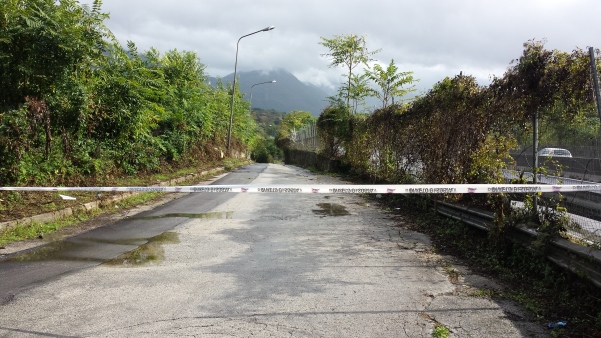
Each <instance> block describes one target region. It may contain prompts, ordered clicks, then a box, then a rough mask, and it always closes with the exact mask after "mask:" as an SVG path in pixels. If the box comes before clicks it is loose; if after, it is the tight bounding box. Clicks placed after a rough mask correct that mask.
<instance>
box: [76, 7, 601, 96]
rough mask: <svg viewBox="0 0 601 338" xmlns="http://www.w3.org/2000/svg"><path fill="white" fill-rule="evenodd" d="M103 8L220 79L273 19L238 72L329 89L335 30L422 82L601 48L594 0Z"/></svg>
mask: <svg viewBox="0 0 601 338" xmlns="http://www.w3.org/2000/svg"><path fill="white" fill-rule="evenodd" d="M91 2H92V0H85V1H82V3H91ZM102 8H103V10H104V11H105V12H110V19H109V20H108V21H107V22H106V24H107V26H108V27H109V29H111V31H112V32H113V33H114V34H115V35H116V36H117V38H118V39H119V40H120V41H121V42H122V43H125V41H127V40H132V41H134V42H135V43H136V44H137V45H138V47H139V49H140V50H146V49H148V48H150V47H155V48H157V49H159V50H160V51H168V50H171V49H178V50H189V51H195V52H197V54H198V56H199V58H200V60H201V62H203V63H204V64H205V65H206V66H207V67H206V71H207V72H208V73H209V74H210V75H212V76H225V75H228V74H230V73H232V72H233V70H234V64H235V56H236V45H237V42H238V39H239V38H240V37H241V36H243V35H245V34H249V33H251V32H254V31H257V30H259V29H262V28H264V27H267V26H270V25H274V26H276V28H275V29H274V30H273V31H269V32H262V33H258V34H255V35H252V36H248V37H245V38H243V39H242V40H240V43H239V45H238V70H239V71H251V70H260V69H273V68H285V69H287V70H288V71H290V72H292V73H293V74H295V75H296V76H297V77H298V78H299V79H301V80H302V81H307V82H311V83H313V84H316V85H322V86H338V85H339V84H340V82H341V81H342V78H341V74H342V70H341V69H333V68H328V65H329V62H328V61H327V60H325V59H324V58H322V57H320V54H322V53H325V52H327V50H325V49H324V47H323V46H321V45H319V41H320V37H328V38H331V37H333V36H334V35H342V34H357V35H365V36H366V39H367V46H368V48H369V49H371V50H376V49H379V48H381V49H382V51H381V52H380V53H379V54H377V55H376V56H375V57H376V58H377V59H378V60H379V61H380V62H382V63H384V64H388V63H389V62H390V60H391V59H394V60H395V63H396V64H397V65H399V68H400V69H401V70H402V71H413V72H414V73H415V76H416V77H417V78H420V79H421V81H420V84H419V85H420V87H423V88H429V87H431V86H432V85H433V84H434V83H436V82H438V81H440V80H442V79H443V78H444V77H445V76H451V77H452V76H455V75H456V74H458V73H459V72H460V71H463V73H464V74H469V75H473V76H475V77H476V78H477V79H478V82H479V83H482V84H487V83H488V78H489V77H490V76H491V75H497V76H501V75H502V74H503V72H504V70H505V69H506V68H507V67H508V66H509V63H510V61H511V60H512V59H515V58H518V57H519V56H520V55H521V52H522V50H523V47H522V45H523V43H524V42H526V41H528V40H530V39H537V40H542V39H545V38H546V40H547V44H546V47H547V48H549V49H560V50H564V51H571V50H573V49H574V48H576V47H581V48H586V47H588V46H596V47H601V38H600V37H599V35H598V34H596V32H595V30H593V29H591V28H590V27H593V26H594V25H593V23H594V22H596V20H597V14H598V13H601V2H598V1H596V0H505V1H494V0H462V1H449V0H422V1H419V2H416V1H410V0H400V1H399V0H395V1H393V0H374V1H371V2H364V1H357V0H347V1H341V0H338V1H335V0H333V1H323V0H320V1H317V0H305V1H292V0H280V1H267V0H255V1H252V2H251V1H242V0H240V1H239V0H235V1H221V2H217V1H208V0H201V1H198V0H194V1H193V0H172V1H169V2H167V1H163V0H128V1H122V0H104V1H103V7H102Z"/></svg>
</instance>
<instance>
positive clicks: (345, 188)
mask: <svg viewBox="0 0 601 338" xmlns="http://www.w3.org/2000/svg"><path fill="white" fill-rule="evenodd" d="M0 191H39V192H43V191H46V192H53V191H94V192H111V191H113V192H166V193H215V192H235V193H292V194H490V193H538V192H541V193H542V192H577V191H601V184H584V185H574V184H563V185H547V184H528V185H524V184H409V185H407V184H396V185H395V184H391V185H384V184H377V185H374V184H370V185H350V184H340V185H309V184H295V185H279V184H276V185H274V184H265V185H260V184H259V185H255V184H252V185H242V184H241V185H205V186H180V187H177V186H170V187H0Z"/></svg>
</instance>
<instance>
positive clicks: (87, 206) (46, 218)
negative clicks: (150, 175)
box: [0, 167, 225, 231]
mask: <svg viewBox="0 0 601 338" xmlns="http://www.w3.org/2000/svg"><path fill="white" fill-rule="evenodd" d="M224 170H225V167H216V168H213V169H210V170H205V171H202V172H200V173H195V174H189V175H186V176H182V177H178V178H174V179H171V180H168V181H163V182H159V183H158V184H155V185H152V186H172V185H177V184H178V183H180V182H183V181H186V180H190V179H194V178H197V177H202V176H205V175H212V174H216V173H219V172H222V171H224ZM137 194H139V193H137V192H127V193H121V194H119V195H118V196H113V197H111V198H108V199H105V200H96V201H92V202H88V203H84V204H81V205H78V206H74V207H68V208H65V209H61V210H57V211H52V212H47V213H44V214H40V215H35V216H30V217H25V218H21V219H17V220H12V221H7V222H1V223H0V231H4V230H6V229H8V228H12V227H16V226H22V225H27V224H30V223H46V222H53V221H56V220H58V219H60V218H63V217H67V216H71V215H73V213H74V212H76V211H79V210H83V211H90V210H93V209H98V208H100V207H101V206H105V205H111V204H114V203H116V202H119V201H121V200H123V199H125V198H128V197H131V196H134V195H137Z"/></svg>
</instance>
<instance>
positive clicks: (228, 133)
mask: <svg viewBox="0 0 601 338" xmlns="http://www.w3.org/2000/svg"><path fill="white" fill-rule="evenodd" d="M274 28H275V26H269V27H267V28H263V29H261V30H258V31H256V32H252V33H250V34H246V35H244V36H241V37H240V39H238V42H237V43H236V63H235V64H234V84H233V86H232V106H231V107H230V127H229V129H228V132H227V153H228V155H231V153H230V144H231V140H232V122H233V121H234V98H235V97H236V69H237V68H238V45H239V44H240V40H242V38H245V37H247V36H249V35H253V34H257V33H261V32H267V31H270V30H272V29H274Z"/></svg>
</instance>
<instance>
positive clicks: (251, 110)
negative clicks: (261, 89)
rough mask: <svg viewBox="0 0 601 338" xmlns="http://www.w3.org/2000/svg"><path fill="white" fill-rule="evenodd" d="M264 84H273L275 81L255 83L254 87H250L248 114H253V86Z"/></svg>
mask: <svg viewBox="0 0 601 338" xmlns="http://www.w3.org/2000/svg"><path fill="white" fill-rule="evenodd" d="M266 83H275V80H271V81H266V82H261V83H255V84H254V85H252V86H250V101H249V102H250V108H249V110H248V112H249V113H252V112H253V87H254V86H258V85H262V84H266Z"/></svg>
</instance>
